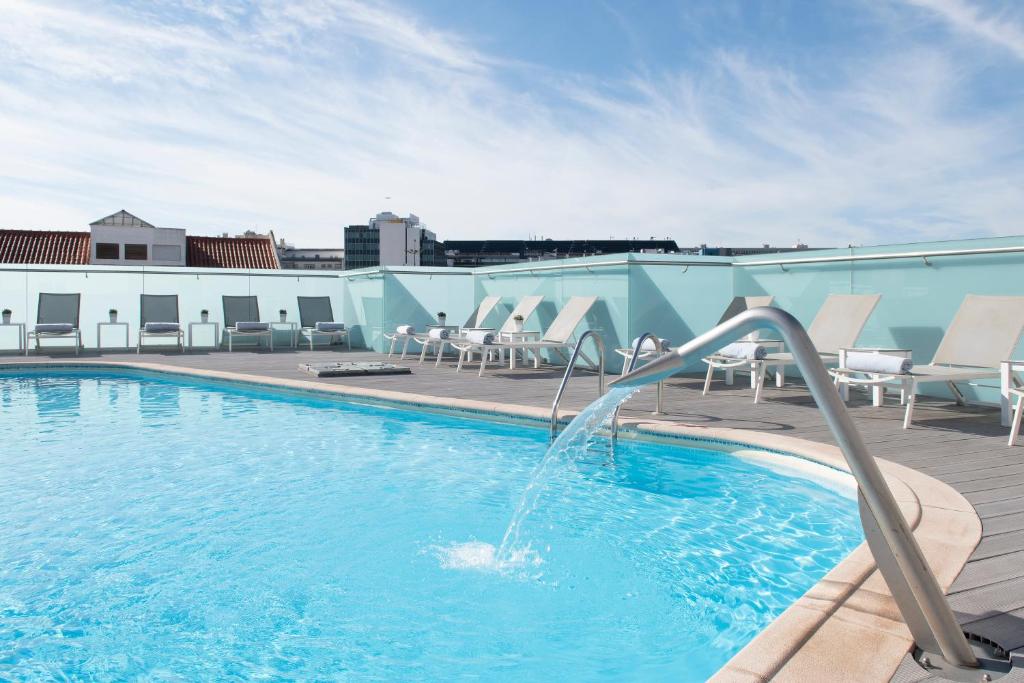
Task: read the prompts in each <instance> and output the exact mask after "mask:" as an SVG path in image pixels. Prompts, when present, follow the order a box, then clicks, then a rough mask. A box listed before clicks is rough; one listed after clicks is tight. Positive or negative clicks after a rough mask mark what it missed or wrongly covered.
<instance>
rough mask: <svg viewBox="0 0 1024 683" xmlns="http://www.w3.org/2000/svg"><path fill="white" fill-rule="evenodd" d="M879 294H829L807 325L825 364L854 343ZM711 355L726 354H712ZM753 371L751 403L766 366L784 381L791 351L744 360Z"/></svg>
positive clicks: (757, 400) (759, 389) (836, 359)
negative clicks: (753, 382)
mask: <svg viewBox="0 0 1024 683" xmlns="http://www.w3.org/2000/svg"><path fill="white" fill-rule="evenodd" d="M881 297H882V295H881V294H829V295H828V298H827V299H825V303H823V304H822V305H821V308H820V309H818V313H817V315H815V316H814V320H813V321H812V322H811V326H810V327H809V328H807V335H808V336H809V337H810V338H811V342H812V343H813V344H814V348H815V349H817V350H818V355H819V356H820V357H821V360H822V362H823V363H825V364H826V365H836V364H838V363H839V351H840V349H844V348H850V347H852V346H854V345H855V344H856V343H857V337H859V336H860V333H861V330H863V329H864V325H865V324H867V321H868V318H870V317H871V313H872V312H873V311H874V310H875V306H877V305H878V300H879V299H880V298H881ZM712 358H716V359H718V358H725V357H724V356H721V357H719V356H712ZM746 362H749V363H751V364H752V367H753V372H754V373H755V382H756V383H755V385H754V403H760V401H761V394H762V393H763V389H764V377H765V374H766V373H767V370H768V368H775V384H776V386H779V387H781V386H783V385H784V384H785V381H786V366H787V365H794V364H795V361H794V360H793V354H791V353H787V352H775V353H769V354H767V355H766V356H765V357H764V359H763V360H747V361H746Z"/></svg>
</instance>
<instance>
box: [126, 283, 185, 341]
mask: <svg viewBox="0 0 1024 683" xmlns="http://www.w3.org/2000/svg"><path fill="white" fill-rule="evenodd" d="M143 339H173V340H174V345H175V346H176V347H177V348H178V349H180V350H181V351H182V352H184V351H185V330H183V329H182V327H181V323H180V322H179V321H178V295H176V294H142V295H140V297H139V342H138V344H137V345H136V347H135V353H142V340H143Z"/></svg>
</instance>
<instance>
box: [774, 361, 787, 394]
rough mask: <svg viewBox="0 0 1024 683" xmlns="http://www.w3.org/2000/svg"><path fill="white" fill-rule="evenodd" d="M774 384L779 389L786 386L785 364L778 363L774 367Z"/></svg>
mask: <svg viewBox="0 0 1024 683" xmlns="http://www.w3.org/2000/svg"><path fill="white" fill-rule="evenodd" d="M775 386H776V387H778V388H779V389H781V388H782V387H784V386H786V366H785V365H780V366H779V367H777V368H776V369H775Z"/></svg>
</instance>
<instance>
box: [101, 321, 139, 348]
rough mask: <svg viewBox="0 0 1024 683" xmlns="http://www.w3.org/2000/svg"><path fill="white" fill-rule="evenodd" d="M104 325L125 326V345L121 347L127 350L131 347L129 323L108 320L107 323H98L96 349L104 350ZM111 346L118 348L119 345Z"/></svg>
mask: <svg viewBox="0 0 1024 683" xmlns="http://www.w3.org/2000/svg"><path fill="white" fill-rule="evenodd" d="M104 327H123V328H124V346H123V347H120V348H123V349H124V350H125V351H127V350H128V349H129V348H130V345H131V339H130V335H129V333H128V332H129V330H128V323H122V322H116V323H111V322H106V323H96V350H97V351H102V350H103V328H104ZM110 348H115V349H116V348H118V347H116V346H115V347H110Z"/></svg>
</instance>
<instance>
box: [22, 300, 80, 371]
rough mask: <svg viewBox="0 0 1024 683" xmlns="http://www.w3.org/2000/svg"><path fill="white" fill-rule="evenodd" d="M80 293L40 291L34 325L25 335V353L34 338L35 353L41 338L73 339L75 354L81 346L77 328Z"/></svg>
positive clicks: (26, 353)
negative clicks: (48, 292)
mask: <svg viewBox="0 0 1024 683" xmlns="http://www.w3.org/2000/svg"><path fill="white" fill-rule="evenodd" d="M81 300H82V295H81V294H47V293H43V292H40V294H39V303H38V307H37V308H36V326H35V327H34V328H33V329H31V330H29V332H28V334H26V335H25V337H26V340H25V355H26V356H27V355H28V347H29V343H30V342H31V341H32V340H33V339H35V341H36V353H39V344H40V342H41V341H42V340H43V339H74V340H75V355H76V356H77V355H78V352H79V350H80V349H81V348H82V331H81V330H80V329H79V328H78V311H79V305H80V303H81Z"/></svg>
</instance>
